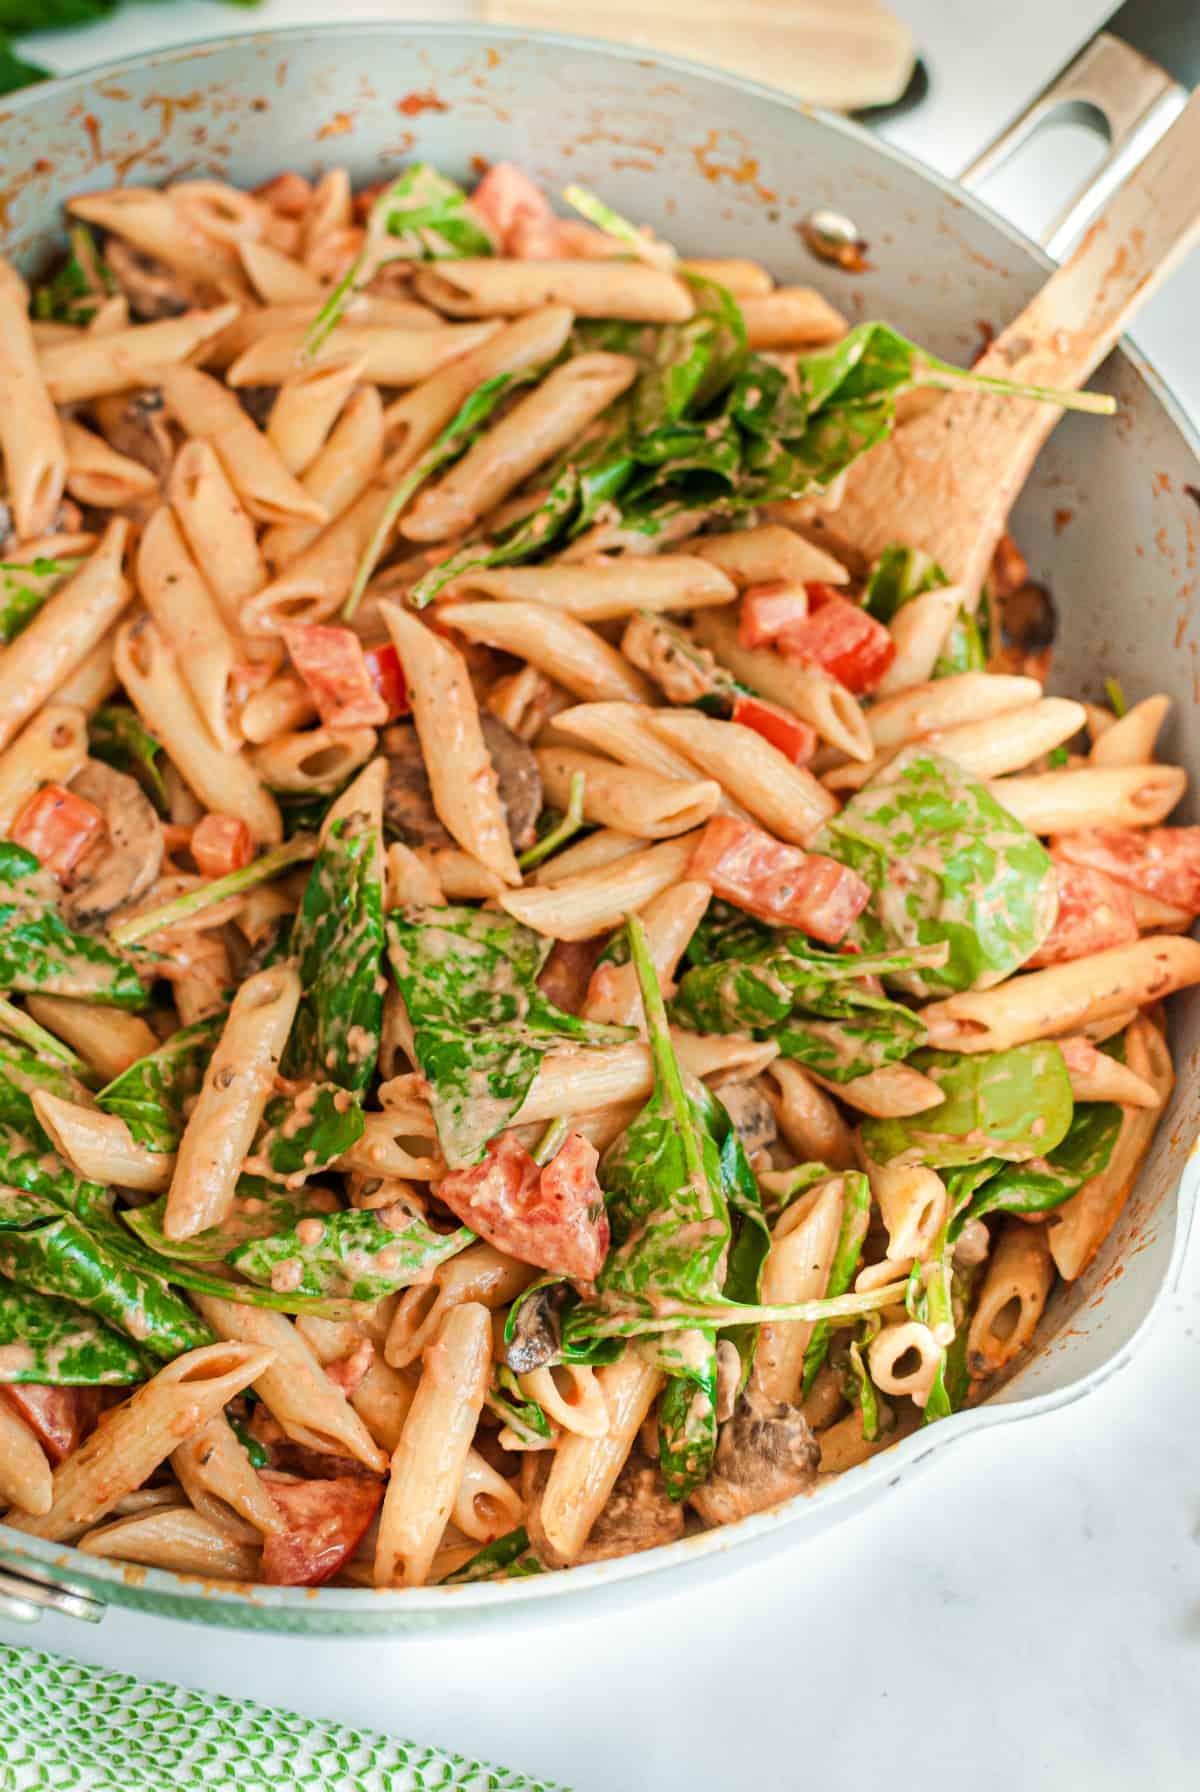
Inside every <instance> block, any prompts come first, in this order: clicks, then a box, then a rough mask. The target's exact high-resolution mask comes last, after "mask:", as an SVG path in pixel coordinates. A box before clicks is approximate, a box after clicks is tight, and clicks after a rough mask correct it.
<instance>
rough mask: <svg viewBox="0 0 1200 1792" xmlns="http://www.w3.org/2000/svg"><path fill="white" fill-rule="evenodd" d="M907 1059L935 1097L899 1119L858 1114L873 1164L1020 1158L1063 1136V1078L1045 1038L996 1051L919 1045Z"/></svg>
mask: <svg viewBox="0 0 1200 1792" xmlns="http://www.w3.org/2000/svg"><path fill="white" fill-rule="evenodd" d="M911 1062H912V1065H913V1068H914V1069H916V1070H919V1071H921V1072H922V1073H923V1074H924V1075H925V1076H927V1077H930V1078H931V1079H932V1080H933V1081H934V1082H935V1083H936V1084H937V1085H938V1087H939V1088H940V1089H941V1091H942V1095H943V1100H942V1103H941V1105H940V1106H939V1107H936V1108H930V1109H928V1110H927V1111H926V1112H925V1113H923V1114H911V1115H909V1116H908V1117H907V1118H905V1119H900V1120H871V1119H868V1120H864V1122H863V1124H862V1131H861V1137H862V1142H863V1148H864V1149H865V1151H866V1152H867V1155H868V1156H869V1157H871V1158H873V1159H874V1161H875V1162H876V1163H879V1164H887V1163H901V1164H931V1165H932V1166H933V1167H934V1168H935V1169H937V1168H940V1167H941V1166H943V1165H946V1166H953V1165H955V1164H973V1163H976V1162H977V1161H978V1160H979V1159H981V1158H985V1157H998V1158H1001V1159H1003V1160H1004V1161H1005V1162H1006V1163H1024V1162H1026V1161H1027V1160H1028V1159H1029V1158H1038V1157H1044V1156H1045V1155H1046V1154H1047V1153H1048V1152H1052V1151H1053V1150H1054V1148H1055V1146H1056V1145H1058V1144H1060V1143H1061V1141H1062V1140H1063V1139H1064V1138H1065V1137H1066V1134H1067V1129H1068V1128H1069V1126H1070V1124H1071V1118H1072V1113H1073V1101H1072V1097H1071V1079H1070V1077H1069V1076H1068V1074H1067V1067H1066V1065H1065V1064H1064V1062H1063V1055H1062V1052H1061V1051H1060V1050H1059V1048H1058V1046H1057V1045H1056V1044H1055V1043H1054V1041H1053V1040H1049V1039H1039V1040H1036V1041H1035V1042H1034V1043H1033V1044H1032V1045H1016V1046H1013V1047H1011V1048H1010V1050H1008V1051H1004V1052H936V1051H921V1052H918V1053H917V1054H916V1056H915V1057H914V1058H913V1059H912V1060H911Z"/></svg>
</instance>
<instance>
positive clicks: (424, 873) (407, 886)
mask: <svg viewBox="0 0 1200 1792" xmlns="http://www.w3.org/2000/svg"><path fill="white" fill-rule="evenodd" d="M445 900H446V893H445V891H444V890H443V889H442V886H441V884H440V883H439V881H438V878H437V875H436V873H435V872H434V870H433V869H432V867H431V866H429V865H427V864H425V862H424V860H422V859H419V858H418V857H417V855H416V853H415V852H414V851H413V849H412V847H411V846H406V845H405V844H404V842H403V841H402V840H394V841H393V842H392V844H391V845H390V846H389V847H388V849H387V901H386V906H387V907H388V908H389V909H392V908H440V907H441V906H442V904H443V903H444V902H445Z"/></svg>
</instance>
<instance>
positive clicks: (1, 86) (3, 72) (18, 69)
mask: <svg viewBox="0 0 1200 1792" xmlns="http://www.w3.org/2000/svg"><path fill="white" fill-rule="evenodd" d="M50 79H51V74H50V70H49V69H48V68H43V67H42V65H41V63H40V62H26V61H25V59H24V57H23V56H18V55H17V52H16V51H15V50H14V49H13V46H12V45H11V43H9V41H8V34H7V32H4V31H0V94H5V93H16V92H18V91H19V89H20V88H22V87H32V86H33V85H34V83H35V82H36V81H49V80H50Z"/></svg>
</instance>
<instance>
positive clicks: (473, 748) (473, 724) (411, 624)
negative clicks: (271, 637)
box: [379, 603, 521, 884]
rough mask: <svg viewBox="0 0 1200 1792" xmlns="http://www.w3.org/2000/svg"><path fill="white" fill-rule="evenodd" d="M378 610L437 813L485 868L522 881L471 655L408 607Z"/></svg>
mask: <svg viewBox="0 0 1200 1792" xmlns="http://www.w3.org/2000/svg"><path fill="white" fill-rule="evenodd" d="M379 609H380V614H381V615H382V617H383V619H384V622H385V623H386V625H387V629H388V633H389V634H390V635H391V637H392V640H393V641H394V643H395V646H396V652H397V653H398V654H399V656H400V663H401V665H402V666H403V667H404V676H405V679H406V681H407V684H408V689H409V696H410V701H411V703H412V711H413V720H414V722H415V723H416V726H417V738H418V740H419V741H420V744H421V752H422V755H423V756H424V760H425V769H426V770H427V772H428V773H429V785H430V790H431V791H432V794H433V806H434V808H435V810H436V811H437V814H438V819H439V820H440V821H441V822H442V824H443V826H444V827H445V828H446V829H447V830H448V832H449V833H451V834H452V835H453V836H454V838H455V840H457V841H458V844H459V845H460V846H461V847H462V848H463V849H464V851H466V852H469V853H470V854H471V856H472V857H473V858H476V859H478V860H479V862H480V864H481V865H483V866H485V867H486V868H487V870H489V871H491V872H494V873H495V875H496V876H497V877H499V878H502V879H503V880H504V882H505V883H506V884H519V883H520V881H521V873H520V870H519V869H518V866H517V861H516V859H515V858H514V857H513V850H512V842H511V841H510V839H509V835H508V824H507V822H506V820H505V816H504V810H503V807H502V806H501V803H500V796H499V788H498V785H497V781H496V772H495V768H494V767H493V765H492V761H491V757H490V755H489V753H488V750H487V746H486V744H485V742H484V738H483V731H482V729H481V727H480V722H479V706H478V704H477V702H476V700H475V692H474V690H473V688H472V685H471V677H470V673H469V672H468V670H467V663H466V661H465V660H464V658H463V656H462V654H461V653H459V651H458V649H457V648H456V647H452V646H451V645H450V643H449V642H448V641H445V640H443V639H442V638H441V637H440V636H439V635H435V634H434V632H433V630H432V629H430V628H427V627H426V626H425V624H424V623H423V622H420V621H418V619H417V617H416V616H414V615H413V614H412V612H411V611H409V610H404V609H401V608H400V607H399V605H397V604H391V603H381V604H380V606H379Z"/></svg>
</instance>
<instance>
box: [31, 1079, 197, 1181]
mask: <svg viewBox="0 0 1200 1792" xmlns="http://www.w3.org/2000/svg"><path fill="white" fill-rule="evenodd" d="M32 1101H33V1108H34V1112H35V1113H36V1115H37V1117H38V1119H39V1120H40V1121H41V1123H42V1125H43V1126H44V1127H45V1129H46V1132H47V1134H48V1135H49V1138H50V1142H51V1144H52V1145H53V1146H54V1149H55V1150H56V1151H57V1152H58V1153H59V1155H60V1156H61V1157H64V1158H65V1159H66V1161H67V1162H68V1163H69V1164H70V1166H71V1168H72V1169H73V1170H77V1171H78V1172H79V1174H80V1175H81V1176H83V1177H85V1178H86V1179H87V1180H88V1181H89V1182H100V1183H116V1184H117V1186H118V1187H120V1188H132V1189H137V1190H138V1192H139V1193H141V1194H155V1195H157V1194H161V1193H162V1191H163V1190H164V1189H165V1188H168V1187H169V1186H170V1182H171V1172H172V1171H173V1170H174V1168H175V1158H174V1154H173V1153H170V1152H160V1151H148V1150H147V1149H146V1148H145V1146H144V1145H139V1144H138V1143H137V1142H136V1140H135V1139H134V1137H133V1134H132V1133H131V1132H130V1130H129V1128H128V1126H126V1124H125V1122H124V1120H121V1119H118V1117H117V1116H116V1115H115V1114H101V1113H99V1112H98V1111H97V1110H96V1109H95V1108H84V1107H79V1106H78V1105H77V1104H76V1103H75V1102H73V1101H64V1100H63V1098H62V1097H61V1096H59V1095H54V1094H52V1093H51V1092H50V1090H49V1089H35V1090H34V1092H33V1096H32Z"/></svg>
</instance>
